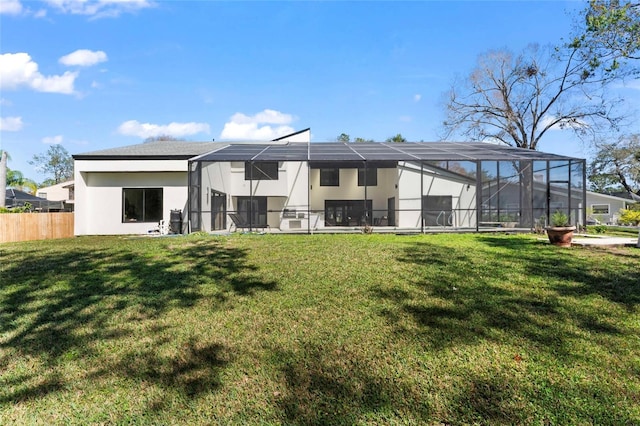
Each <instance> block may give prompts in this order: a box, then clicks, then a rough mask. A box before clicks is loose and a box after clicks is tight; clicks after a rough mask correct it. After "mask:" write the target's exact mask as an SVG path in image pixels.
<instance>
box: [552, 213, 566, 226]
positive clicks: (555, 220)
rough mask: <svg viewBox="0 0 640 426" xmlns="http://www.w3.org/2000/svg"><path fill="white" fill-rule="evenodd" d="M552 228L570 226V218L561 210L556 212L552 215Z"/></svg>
mask: <svg viewBox="0 0 640 426" xmlns="http://www.w3.org/2000/svg"><path fill="white" fill-rule="evenodd" d="M551 226H569V216H567V214H566V213H564V212H561V211H560V210H556V212H555V213H553V214H552V215H551Z"/></svg>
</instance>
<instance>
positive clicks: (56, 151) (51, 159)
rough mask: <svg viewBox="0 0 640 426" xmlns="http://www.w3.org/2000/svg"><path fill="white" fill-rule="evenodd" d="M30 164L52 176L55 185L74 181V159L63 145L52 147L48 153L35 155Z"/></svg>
mask: <svg viewBox="0 0 640 426" xmlns="http://www.w3.org/2000/svg"><path fill="white" fill-rule="evenodd" d="M29 164H31V165H34V166H36V168H37V169H38V170H39V171H41V172H42V173H44V174H46V175H48V176H50V179H52V182H53V183H54V184H56V183H60V182H65V181H67V180H70V179H73V158H72V157H71V155H70V154H69V152H68V151H67V150H66V149H65V148H64V147H63V146H62V145H51V146H50V147H49V149H48V150H47V152H46V153H44V154H36V155H34V156H33V160H32V161H29Z"/></svg>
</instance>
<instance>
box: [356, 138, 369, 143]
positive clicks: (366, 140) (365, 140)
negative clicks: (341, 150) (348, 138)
mask: <svg viewBox="0 0 640 426" xmlns="http://www.w3.org/2000/svg"><path fill="white" fill-rule="evenodd" d="M353 141H354V142H355V143H369V142H374V140H373V139H365V138H360V137H358V138H355V139H354V140H353Z"/></svg>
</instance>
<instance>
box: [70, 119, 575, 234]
mask: <svg viewBox="0 0 640 426" xmlns="http://www.w3.org/2000/svg"><path fill="white" fill-rule="evenodd" d="M309 141H310V129H305V130H303V131H300V132H296V133H294V134H291V135H287V136H285V137H282V138H279V139H277V140H274V141H271V142H261V143H255V142H244V143H214V142H198V143H195V142H176V141H157V142H150V143H145V144H139V145H133V146H127V147H122V148H114V149H108V150H103V151H96V152H90V153H85V154H77V155H74V156H73V157H74V160H75V179H74V181H75V188H76V193H75V194H76V206H75V227H76V228H75V233H76V235H84V234H141V233H148V232H149V231H150V230H152V229H154V228H155V227H156V226H157V224H158V222H159V221H160V220H164V221H168V220H169V219H170V218H171V220H172V221H173V219H174V217H175V216H174V215H175V213H176V212H178V214H179V215H180V216H181V219H182V222H181V223H182V227H181V230H182V232H193V231H200V230H201V231H207V232H209V231H218V230H221V231H224V230H232V229H236V228H238V227H239V226H241V227H246V228H248V229H255V228H260V229H261V228H265V227H269V228H271V229H273V230H276V229H278V230H281V231H284V232H320V231H325V232H334V231H339V230H354V229H361V228H362V227H365V226H369V225H371V226H374V227H376V228H378V229H380V230H390V231H394V232H404V231H407V232H416V231H425V230H428V229H466V230H476V231H477V230H481V229H485V228H495V227H500V226H506V225H505V224H506V223H509V224H510V226H517V227H520V228H532V227H533V226H534V218H538V217H540V216H543V215H544V216H547V217H548V215H549V212H550V209H551V208H553V209H561V210H564V211H566V212H567V213H568V214H570V215H571V217H572V218H573V219H574V222H575V223H584V220H585V209H584V205H585V198H584V193H585V192H584V190H583V189H584V187H585V186H584V185H585V182H584V177H583V176H584V174H583V171H584V167H585V161H584V160H583V159H577V158H571V157H565V156H559V155H554V154H546V153H542V152H537V151H530V150H523V149H518V148H512V147H507V146H498V145H493V144H485V143H450V142H434V143H402V144H397V143H396V144H394V143H353V144H348V143H347V144H345V143H336V142H328V143H309ZM548 200H550V202H549V203H548V202H547V201H548ZM238 221H239V222H241V223H242V224H241V225H238V224H235V223H234V222H238Z"/></svg>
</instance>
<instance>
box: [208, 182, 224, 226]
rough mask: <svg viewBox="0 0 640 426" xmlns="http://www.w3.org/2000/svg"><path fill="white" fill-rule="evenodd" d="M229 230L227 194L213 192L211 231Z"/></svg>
mask: <svg viewBox="0 0 640 426" xmlns="http://www.w3.org/2000/svg"><path fill="white" fill-rule="evenodd" d="M223 229H227V194H225V193H224V192H218V191H211V230H212V231H220V230H223Z"/></svg>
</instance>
